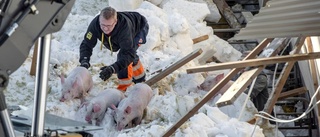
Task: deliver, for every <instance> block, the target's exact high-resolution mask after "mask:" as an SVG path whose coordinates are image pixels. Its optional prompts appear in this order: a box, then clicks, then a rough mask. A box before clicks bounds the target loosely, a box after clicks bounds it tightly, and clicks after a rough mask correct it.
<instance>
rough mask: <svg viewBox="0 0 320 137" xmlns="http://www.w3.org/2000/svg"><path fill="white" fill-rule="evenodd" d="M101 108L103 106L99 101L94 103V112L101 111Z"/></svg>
mask: <svg viewBox="0 0 320 137" xmlns="http://www.w3.org/2000/svg"><path fill="white" fill-rule="evenodd" d="M100 110H101V106H100V105H99V104H97V103H95V104H93V112H99V111H100Z"/></svg>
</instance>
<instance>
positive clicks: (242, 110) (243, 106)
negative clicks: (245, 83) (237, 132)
mask: <svg viewBox="0 0 320 137" xmlns="http://www.w3.org/2000/svg"><path fill="white" fill-rule="evenodd" d="M256 80H257V77H255V78H254V80H253V82H252V84H251V86H250V89H249V92H248V94H247V95H248V96H247V97H246V100H245V101H244V104H243V105H242V109H241V111H240V114H239V117H238V120H239V121H240V119H241V116H242V113H243V112H244V109H245V108H246V105H247V102H248V100H249V98H250V95H251V93H252V89H253V87H254V84H255V83H256Z"/></svg>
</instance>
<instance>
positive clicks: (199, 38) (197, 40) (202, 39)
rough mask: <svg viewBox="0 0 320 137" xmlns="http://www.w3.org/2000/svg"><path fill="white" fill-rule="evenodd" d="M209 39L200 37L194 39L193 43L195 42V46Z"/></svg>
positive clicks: (206, 36)
mask: <svg viewBox="0 0 320 137" xmlns="http://www.w3.org/2000/svg"><path fill="white" fill-rule="evenodd" d="M207 39H209V36H208V35H203V36H200V37H197V38H194V39H192V41H193V44H197V43H199V42H201V41H205V40H207Z"/></svg>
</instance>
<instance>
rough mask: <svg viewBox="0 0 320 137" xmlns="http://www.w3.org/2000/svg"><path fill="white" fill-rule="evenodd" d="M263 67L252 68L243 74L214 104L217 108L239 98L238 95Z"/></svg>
mask: <svg viewBox="0 0 320 137" xmlns="http://www.w3.org/2000/svg"><path fill="white" fill-rule="evenodd" d="M264 67H265V66H262V67H258V68H254V69H252V70H248V71H245V72H243V73H242V74H241V75H240V77H239V78H238V79H237V80H236V81H235V82H234V83H233V84H232V86H231V87H230V88H229V89H228V90H227V91H226V92H225V93H224V94H223V96H222V97H221V98H219V100H218V101H217V102H216V105H217V106H218V107H221V106H225V105H231V104H233V102H234V101H235V100H236V99H237V98H238V97H239V96H240V94H241V93H242V92H243V91H244V90H245V89H246V88H247V87H248V86H249V85H250V84H251V82H252V81H253V79H254V78H255V77H257V76H258V75H259V73H260V72H261V71H262V70H263V69H264Z"/></svg>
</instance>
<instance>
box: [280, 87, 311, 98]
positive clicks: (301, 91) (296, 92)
mask: <svg viewBox="0 0 320 137" xmlns="http://www.w3.org/2000/svg"><path fill="white" fill-rule="evenodd" d="M307 91H308V90H307V88H306V87H301V88H296V89H293V90H289V91H286V92H282V93H280V95H279V97H278V100H282V99H285V98H287V97H292V96H296V95H300V94H304V93H306V92H307Z"/></svg>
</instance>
